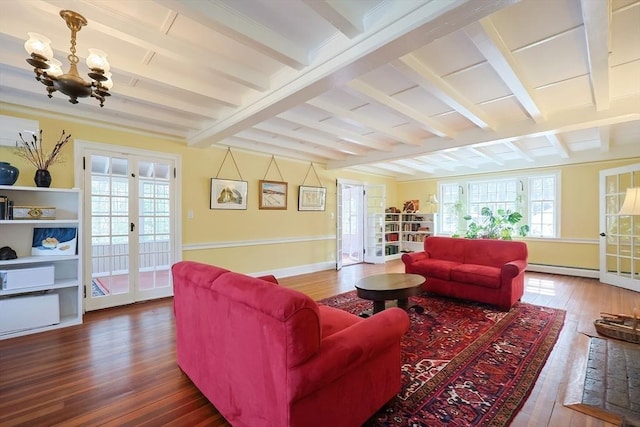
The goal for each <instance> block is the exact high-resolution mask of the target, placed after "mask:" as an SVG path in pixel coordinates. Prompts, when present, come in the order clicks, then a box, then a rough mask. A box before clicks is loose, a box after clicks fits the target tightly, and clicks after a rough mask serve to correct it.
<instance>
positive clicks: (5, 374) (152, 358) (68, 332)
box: [0, 260, 640, 427]
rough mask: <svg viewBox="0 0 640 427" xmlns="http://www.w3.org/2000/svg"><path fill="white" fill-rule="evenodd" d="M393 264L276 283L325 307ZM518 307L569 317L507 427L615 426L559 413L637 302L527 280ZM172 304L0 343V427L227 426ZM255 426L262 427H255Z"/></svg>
mask: <svg viewBox="0 0 640 427" xmlns="http://www.w3.org/2000/svg"><path fill="white" fill-rule="evenodd" d="M385 271H386V272H401V271H403V265H402V263H401V262H400V261H399V260H397V261H391V262H387V263H386V264H381V265H365V264H358V265H352V266H348V267H345V268H343V269H342V270H341V271H340V272H336V271H323V272H318V273H311V274H306V275H301V276H295V277H287V278H283V279H281V283H282V285H283V286H287V287H290V288H294V289H298V290H300V291H302V292H305V293H307V294H308V295H310V296H311V297H312V298H314V299H321V298H325V297H329V296H332V295H336V294H338V293H341V292H345V291H349V290H352V289H353V284H354V282H355V281H356V280H357V279H359V278H361V277H363V276H366V275H370V274H375V273H380V272H385ZM523 300H524V301H526V302H529V303H533V304H538V305H544V306H549V307H554V308H560V309H564V310H566V311H567V317H566V322H565V326H564V328H563V330H562V333H561V336H560V339H559V341H558V343H557V345H556V347H555V348H554V350H553V353H552V354H551V356H550V358H549V360H548V361H547V364H546V365H545V367H544V370H543V371H542V373H541V375H540V378H539V379H538V381H537V383H536V385H535V388H534V390H533V392H532V394H531V396H530V397H529V399H528V400H527V402H526V404H525V405H524V407H523V408H522V410H521V411H520V412H519V414H518V415H517V417H516V419H515V420H514V422H513V423H512V426H516V427H519V426H532V427H533V426H535V427H539V426H554V427H555V426H558V427H559V426H562V427H578V426H590V427H612V426H613V425H614V424H609V423H605V422H602V421H600V420H597V419H595V418H591V417H588V416H587V415H584V414H582V413H580V412H577V411H574V410H571V409H568V408H565V407H564V406H563V405H562V390H563V388H564V387H565V385H566V382H567V375H566V372H567V371H568V370H570V366H571V361H572V359H573V358H574V357H575V356H576V355H577V354H579V352H580V349H578V348H577V347H576V343H577V342H578V341H579V340H578V339H577V338H579V337H580V336H581V333H592V334H595V330H594V328H593V325H592V322H593V319H595V318H598V317H599V313H600V312H601V311H606V312H611V313H618V312H622V313H631V311H632V309H633V306H634V304H635V305H638V306H640V294H639V293H636V292H631V291H628V290H624V289H620V288H616V287H612V286H608V285H604V284H602V283H600V282H598V281H597V280H594V279H585V278H575V277H570V276H559V275H550V274H541V273H527V276H526V292H525V296H524V298H523ZM174 346H175V341H174V320H173V313H172V300H171V299H170V298H169V299H163V300H156V301H152V302H146V303H140V304H134V305H130V306H126V307H119V308H114V309H108V310H101V311H97V312H90V313H88V314H87V315H86V316H85V318H84V324H83V325H80V326H73V327H69V328H65V329H60V330H55V331H49V332H43V333H39V334H34V335H29V336H24V337H18V338H12V339H9V340H3V341H0V426H30V427H33V426H54V425H59V426H65V427H68V426H93V425H101V426H160V425H169V426H227V425H228V424H227V423H226V422H225V420H224V419H223V418H222V417H221V416H220V414H218V413H217V411H216V410H215V408H214V407H213V406H212V405H211V404H209V403H208V401H207V400H206V399H205V398H204V397H203V396H202V395H201V394H200V393H199V392H198V390H197V389H196V388H195V387H194V386H193V385H192V384H191V383H190V381H189V380H188V378H187V377H186V376H184V375H183V374H182V373H181V372H180V370H179V369H178V367H177V365H176V363H175V350H174ZM256 427H260V426H256Z"/></svg>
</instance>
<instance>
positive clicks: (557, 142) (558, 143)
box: [547, 133, 569, 159]
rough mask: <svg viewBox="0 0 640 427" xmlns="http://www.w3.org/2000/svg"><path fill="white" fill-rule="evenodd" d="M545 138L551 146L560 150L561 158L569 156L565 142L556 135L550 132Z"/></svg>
mask: <svg viewBox="0 0 640 427" xmlns="http://www.w3.org/2000/svg"><path fill="white" fill-rule="evenodd" d="M547 140H548V141H549V142H550V143H551V145H553V147H554V148H555V149H556V150H558V151H559V152H560V157H562V158H563V159H568V158H569V150H568V149H567V144H565V143H564V142H563V141H562V140H561V139H560V137H559V136H558V135H556V134H555V133H550V134H548V135H547Z"/></svg>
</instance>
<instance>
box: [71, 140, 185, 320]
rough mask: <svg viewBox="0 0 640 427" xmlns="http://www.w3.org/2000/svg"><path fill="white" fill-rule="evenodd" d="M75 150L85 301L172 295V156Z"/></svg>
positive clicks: (107, 303) (103, 303)
mask: <svg viewBox="0 0 640 427" xmlns="http://www.w3.org/2000/svg"><path fill="white" fill-rule="evenodd" d="M82 151H83V152H82V153H81V154H82V156H83V157H82V158H83V163H84V171H83V189H84V208H85V209H84V212H85V221H84V230H85V233H84V235H85V236H86V240H85V242H84V243H85V244H84V248H85V254H84V256H85V259H86V260H88V262H85V266H86V268H85V272H84V283H85V287H86V289H85V290H86V294H85V309H86V310H87V311H90V310H97V309H101V308H107V307H113V306H118V305H124V304H130V303H133V302H138V301H144V300H148V299H154V298H162V297H166V296H171V295H172V294H173V287H172V283H171V265H172V264H173V263H174V262H175V261H176V260H177V259H178V251H177V247H178V246H177V238H176V236H177V230H178V229H179V228H178V225H177V224H179V223H178V218H177V211H178V210H177V209H176V179H175V171H176V159H175V158H162V157H156V156H157V153H136V154H133V153H127V154H125V153H122V152H112V151H109V150H105V149H92V148H86V149H84V150H82ZM119 151H122V150H119ZM154 154H155V155H156V156H154Z"/></svg>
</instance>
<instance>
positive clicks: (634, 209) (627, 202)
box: [618, 187, 640, 215]
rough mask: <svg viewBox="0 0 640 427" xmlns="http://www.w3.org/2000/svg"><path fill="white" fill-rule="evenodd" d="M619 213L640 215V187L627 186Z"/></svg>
mask: <svg viewBox="0 0 640 427" xmlns="http://www.w3.org/2000/svg"><path fill="white" fill-rule="evenodd" d="M618 215H640V187H634V188H627V194H625V196H624V202H623V203H622V207H621V208H620V212H618Z"/></svg>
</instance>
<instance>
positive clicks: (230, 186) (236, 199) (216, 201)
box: [211, 178, 247, 209]
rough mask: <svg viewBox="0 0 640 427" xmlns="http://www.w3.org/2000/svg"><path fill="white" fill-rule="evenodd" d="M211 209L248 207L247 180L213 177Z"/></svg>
mask: <svg viewBox="0 0 640 427" xmlns="http://www.w3.org/2000/svg"><path fill="white" fill-rule="evenodd" d="M211 209H247V181H236V180H233V179H218V178H211Z"/></svg>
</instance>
